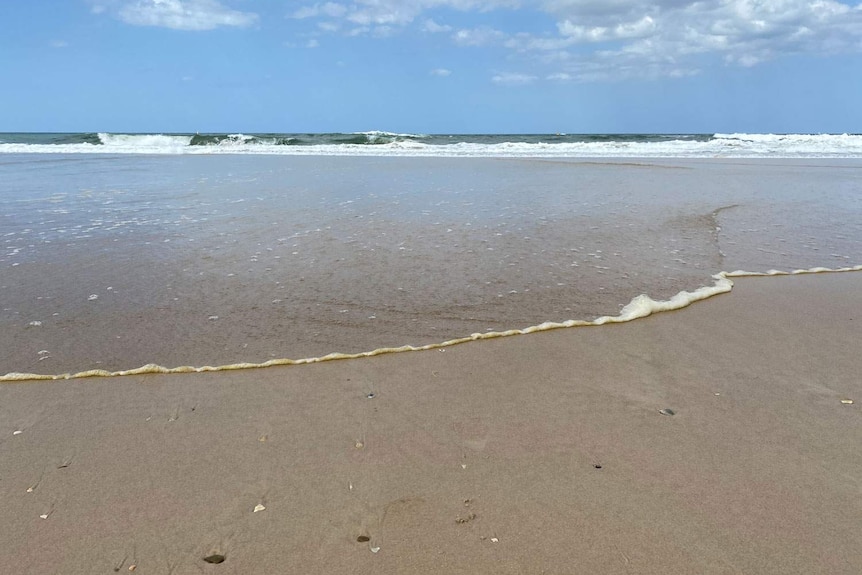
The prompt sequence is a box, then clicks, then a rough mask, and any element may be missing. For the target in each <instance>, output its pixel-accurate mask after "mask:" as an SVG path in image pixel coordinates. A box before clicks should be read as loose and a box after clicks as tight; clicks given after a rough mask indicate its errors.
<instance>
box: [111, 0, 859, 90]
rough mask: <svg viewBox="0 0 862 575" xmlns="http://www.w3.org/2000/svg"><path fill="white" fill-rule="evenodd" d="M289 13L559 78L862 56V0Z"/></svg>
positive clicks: (409, 6)
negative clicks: (464, 49) (445, 44)
mask: <svg viewBox="0 0 862 575" xmlns="http://www.w3.org/2000/svg"><path fill="white" fill-rule="evenodd" d="M98 1H99V2H100V3H101V4H104V3H105V2H109V1H111V0H98ZM163 1H165V2H167V1H169V0H163ZM170 1H172V2H177V1H178V0H170ZM199 1H202V0H199ZM851 2H852V3H853V4H852V5H851ZM189 3H191V0H189ZM493 11H496V13H495V14H494V16H493V18H491V17H489V14H490V13H491V12H493ZM453 12H458V14H453ZM537 13H541V14H543V15H544V16H542V18H536V14H537ZM522 15H523V16H524V17H523V18H522V17H521V16H522ZM292 17H294V18H298V19H305V18H307V19H313V21H314V23H315V25H319V24H323V23H324V22H327V23H328V24H324V26H326V27H325V28H321V29H323V30H325V31H327V32H330V33H339V34H345V35H352V36H360V35H361V36H369V35H371V36H379V37H382V36H394V35H396V34H398V33H400V32H402V31H404V30H407V29H414V30H419V31H422V32H426V33H431V34H438V33H445V34H447V35H448V36H449V38H450V40H451V42H452V43H454V44H455V45H458V46H483V47H487V48H488V49H492V48H494V47H496V48H498V49H499V48H503V49H508V50H509V51H510V52H511V55H512V56H513V61H518V62H521V63H522V65H523V66H524V70H527V71H529V73H530V74H535V75H536V78H538V77H542V78H543V79H545V80H553V81H595V80H610V79H619V78H626V77H650V78H652V77H660V76H670V77H683V76H688V75H692V74H696V73H698V72H699V71H701V70H703V69H705V68H707V67H709V66H714V65H716V63H718V64H719V65H721V63H723V64H724V65H730V66H747V67H750V66H757V65H759V64H761V63H763V62H767V61H769V60H773V59H775V58H779V57H782V56H786V55H792V54H800V53H807V54H835V53H842V52H862V0H532V1H528V0H345V1H343V2H325V3H321V2H318V3H309V4H307V5H306V6H305V7H303V8H299V9H298V10H296V11H295V12H294V13H293V15H292ZM548 17H550V25H546V27H545V29H544V30H543V29H541V28H540V27H537V22H541V21H542V20H543V19H545V20H547V18H548ZM442 18H446V20H445V21H444V20H442ZM455 22H457V25H453V24H455ZM528 23H529V24H528ZM528 25H529V26H530V27H529V28H527V26H528ZM510 76H512V75H506V74H498V75H497V76H495V78H496V79H495V82H498V83H512V77H510ZM525 77H529V78H533V76H531V75H530V76H525ZM531 81H533V80H531Z"/></svg>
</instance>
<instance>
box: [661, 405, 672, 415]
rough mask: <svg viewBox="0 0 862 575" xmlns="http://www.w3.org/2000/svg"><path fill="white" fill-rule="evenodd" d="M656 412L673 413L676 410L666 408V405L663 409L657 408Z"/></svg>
mask: <svg viewBox="0 0 862 575" xmlns="http://www.w3.org/2000/svg"><path fill="white" fill-rule="evenodd" d="M658 412H659V413H661V414H662V415H675V414H676V412H675V411H674V410H672V409H670V408H667V407H665V408H664V409H659V410H658Z"/></svg>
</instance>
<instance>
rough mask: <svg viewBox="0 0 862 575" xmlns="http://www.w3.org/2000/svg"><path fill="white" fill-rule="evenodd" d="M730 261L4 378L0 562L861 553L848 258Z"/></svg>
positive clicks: (437, 560)
mask: <svg viewBox="0 0 862 575" xmlns="http://www.w3.org/2000/svg"><path fill="white" fill-rule="evenodd" d="M734 281H735V284H736V285H735V287H734V290H733V291H732V292H731V293H729V294H725V295H719V296H716V297H713V298H711V299H709V300H706V301H704V302H700V303H697V304H695V305H693V306H691V307H689V308H686V309H684V310H681V311H674V312H667V313H661V314H657V315H654V316H651V317H649V318H646V319H642V320H637V321H634V322H630V323H626V324H618V325H605V326H597V327H586V328H571V329H562V330H554V331H551V332H545V333H540V334H532V335H526V336H515V337H508V338H500V339H495V340H488V341H480V342H474V343H468V344H463V345H458V346H454V347H450V348H445V349H440V350H432V351H424V352H410V353H401V354H391V355H383V356H378V357H373V358H367V359H359V360H342V361H331V362H326V363H321V364H315V365H307V366H288V367H276V368H267V369H254V370H244V371H234V372H218V373H208V374H181V375H150V376H130V377H119V378H93V379H80V380H69V381H56V382H24V383H4V384H2V385H0V421H2V422H3V429H0V437H1V438H2V439H0V454H2V456H0V493H2V501H3V513H2V518H0V542H2V545H0V547H2V552H0V572H3V573H20V574H22V575H23V574H45V573H64V574H77V573H81V574H84V573H87V574H89V573H113V572H129V571H134V572H135V573H172V574H176V575H180V574H185V573H194V574H197V573H242V574H252V573H261V574H263V573H321V574H324V573H325V574H332V573H465V574H467V573H487V574H492V573H493V574H499V573H536V574H538V573H548V574H552V573H560V574H562V573H608V574H616V573H619V574H627V573H657V574H658V573H661V574H674V573H680V574H683V573H686V574H687V573H700V574H738V573H756V574H773V573H774V574H788V573H805V574H814V573H824V574H826V573H829V574H841V573H847V574H851V573H853V574H855V573H859V572H862V550H860V548H859V545H858V542H859V541H860V540H862V522H860V520H859V518H860V517H862V505H860V501H859V493H860V487H862V484H860V478H862V459H860V458H859V452H858V446H859V445H860V441H862V419H860V411H859V409H860V404H862V380H860V378H859V373H862V356H860V354H859V353H858V352H859V343H858V342H859V341H862V316H860V312H859V309H860V308H859V302H860V301H862V300H860V297H862V274H860V273H858V272H849V273H834V274H813V275H804V276H792V277H767V278H737V279H735V280H734ZM850 400H852V401H854V403H849V401H850ZM660 410H665V411H664V412H662V411H660ZM671 412H672V414H671ZM205 558H209V560H210V561H219V560H221V559H223V561H222V562H221V563H210V562H207V561H205Z"/></svg>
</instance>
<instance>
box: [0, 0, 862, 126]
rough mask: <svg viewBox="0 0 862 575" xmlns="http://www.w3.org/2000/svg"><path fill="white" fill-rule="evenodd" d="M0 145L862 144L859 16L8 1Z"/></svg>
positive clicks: (705, 5) (813, 3)
mask: <svg viewBox="0 0 862 575" xmlns="http://www.w3.org/2000/svg"><path fill="white" fill-rule="evenodd" d="M0 74H2V85H0V131H74V132H80V131H112V132H130V131H137V132H159V131H162V132H195V131H200V132H336V131H337V132H349V131H364V130H388V131H395V132H412V133H548V132H568V133H579V132H582V133H589V132H600V133H610V132H614V133H621V132H625V133H631V132H666V133H681V132H781V133H784V132H837V133H842V132H856V133H859V132H862V104H860V102H862V3H860V2H856V1H855V0H854V1H847V2H839V1H837V0H700V1H697V2H695V1H690V0H660V1H644V0H534V1H527V0H358V1H339V2H313V1H309V2H306V1H288V0H284V1H282V0H28V1H26V2H25V1H17V0H15V1H13V0H8V1H5V2H3V3H2V6H0Z"/></svg>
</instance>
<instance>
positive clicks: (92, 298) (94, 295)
mask: <svg viewBox="0 0 862 575" xmlns="http://www.w3.org/2000/svg"><path fill="white" fill-rule="evenodd" d="M97 299H99V296H98V295H97V294H94V293H91V294H90V296H89V297H88V298H87V301H96V300H97Z"/></svg>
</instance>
